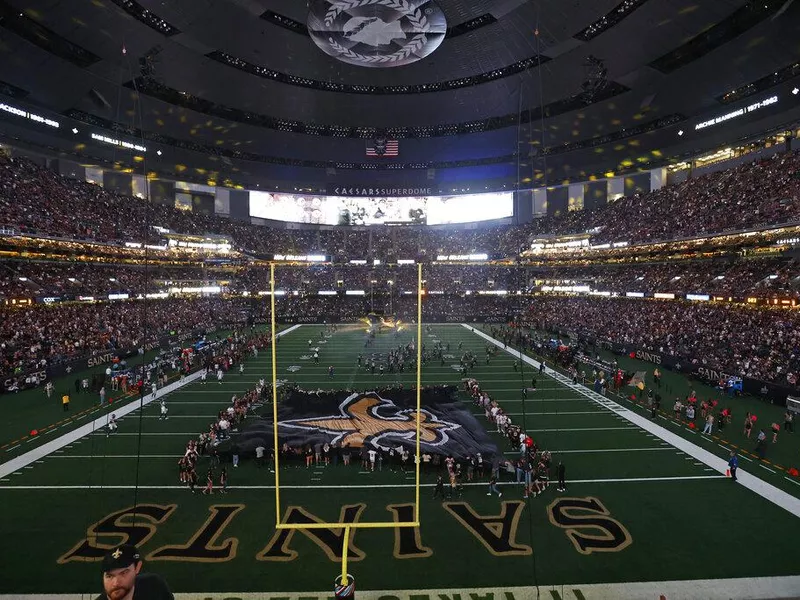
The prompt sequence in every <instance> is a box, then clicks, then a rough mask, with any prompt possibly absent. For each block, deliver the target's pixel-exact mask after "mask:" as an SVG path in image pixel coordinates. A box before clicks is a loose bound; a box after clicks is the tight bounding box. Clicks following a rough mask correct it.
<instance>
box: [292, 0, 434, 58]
mask: <svg viewBox="0 0 800 600" xmlns="http://www.w3.org/2000/svg"><path fill="white" fill-rule="evenodd" d="M307 25H308V31H309V34H310V35H311V39H312V40H314V43H315V44H316V45H317V46H319V47H320V49H322V51H323V52H325V53H326V54H328V55H330V56H333V57H334V58H336V59H338V60H341V61H342V62H346V63H350V64H353V65H359V66H362V67H378V68H381V67H398V66H401V65H407V64H411V63H413V62H416V61H418V60H420V59H421V58H424V57H426V56H428V55H429V54H431V53H432V52H433V51H434V50H436V48H438V47H439V45H440V44H441V43H442V41H443V40H444V36H445V34H446V33H447V20H446V19H445V16H444V13H443V12H442V11H441V9H440V8H439V7H438V6H437V5H436V4H435V2H434V1H433V0H310V2H309V11H308V23H307Z"/></svg>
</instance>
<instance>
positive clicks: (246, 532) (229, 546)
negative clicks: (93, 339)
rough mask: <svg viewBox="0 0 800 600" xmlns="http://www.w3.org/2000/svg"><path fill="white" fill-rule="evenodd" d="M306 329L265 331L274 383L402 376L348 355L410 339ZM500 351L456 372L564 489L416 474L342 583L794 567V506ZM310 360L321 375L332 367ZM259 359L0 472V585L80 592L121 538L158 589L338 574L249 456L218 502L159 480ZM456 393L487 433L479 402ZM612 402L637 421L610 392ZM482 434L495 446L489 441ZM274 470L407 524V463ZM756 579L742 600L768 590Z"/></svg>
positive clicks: (615, 576)
mask: <svg viewBox="0 0 800 600" xmlns="http://www.w3.org/2000/svg"><path fill="white" fill-rule="evenodd" d="M430 327H431V330H430V332H428V331H427V329H426V330H425V331H424V334H423V339H424V340H425V342H426V343H428V344H432V342H433V340H434V339H439V340H442V341H443V342H449V343H450V344H451V346H452V348H453V350H452V354H454V355H458V351H457V350H456V348H457V346H458V344H459V343H463V347H464V349H471V350H472V351H473V352H475V353H476V354H477V355H478V357H479V358H481V359H482V357H483V356H484V348H485V346H486V343H487V342H486V340H485V339H482V338H481V337H479V335H478V334H476V333H473V332H471V331H470V330H468V329H467V328H464V327H462V326H460V325H431V326H430ZM322 330H323V328H322V327H319V326H302V327H300V328H298V329H296V330H294V331H292V332H290V333H288V334H287V335H286V336H284V337H283V338H282V339H281V341H280V342H279V344H278V345H277V347H278V356H279V360H278V378H280V379H290V380H292V381H296V382H297V383H298V384H299V385H300V386H301V387H304V388H314V389H315V388H323V389H344V388H347V389H362V390H368V389H370V388H373V387H382V386H386V385H388V384H390V383H393V382H402V383H403V384H404V385H406V386H411V385H413V383H414V381H415V373H413V372H406V373H405V374H403V375H388V374H387V375H384V376H382V377H380V376H378V375H370V374H368V373H365V372H364V371H363V369H359V368H358V367H357V365H356V357H357V355H358V354H359V353H371V352H385V351H386V350H387V349H388V348H389V347H394V346H396V345H397V344H398V341H409V340H411V339H412V337H413V336H415V331H413V330H409V331H408V332H407V333H404V334H401V338H400V340H398V339H396V338H394V337H393V336H392V335H390V334H381V335H379V336H378V338H377V340H376V342H375V345H374V347H372V348H369V349H366V350H365V349H364V348H363V329H362V328H361V327H360V326H355V325H354V326H341V327H340V328H339V331H337V332H336V333H334V334H332V335H331V336H330V337H326V338H323V339H322V340H320V337H319V336H320V332H321V331H322ZM308 339H313V340H314V341H315V344H316V343H318V342H319V341H324V342H325V344H324V345H321V346H320V347H321V352H320V358H321V360H320V364H319V365H314V364H313V362H312V361H311V360H308V359H304V358H302V357H304V356H308V342H307V340H308ZM514 361H515V358H514V357H512V356H511V355H509V354H506V353H504V352H502V351H501V352H499V353H498V355H497V356H496V357H495V358H494V359H493V360H492V361H491V363H490V364H489V365H486V364H484V363H483V360H479V361H478V365H477V368H476V370H475V372H474V373H471V374H470V375H471V376H474V377H475V378H476V379H478V380H479V381H480V382H481V385H482V387H483V388H484V389H485V390H487V391H488V392H489V394H490V396H492V397H493V398H495V399H497V400H498V401H499V402H500V404H501V405H502V406H503V407H504V408H505V410H506V411H507V412H508V413H509V414H510V415H511V416H512V419H513V420H514V422H516V423H519V424H522V425H523V426H524V428H525V429H526V430H527V431H528V432H529V433H530V434H531V435H532V436H533V437H534V438H535V440H536V441H537V443H538V444H539V446H540V447H541V448H542V449H547V450H550V451H552V452H553V454H554V457H556V458H557V459H561V460H563V461H564V463H565V464H566V467H567V482H568V489H567V492H566V493H563V494H561V493H558V492H557V491H556V490H555V489H554V487H555V486H550V488H549V489H548V490H547V491H546V492H545V493H544V494H543V495H542V496H540V497H537V498H531V499H528V500H523V499H522V493H521V492H522V491H521V488H519V487H518V486H516V485H514V484H513V483H512V482H511V481H512V478H513V477H512V476H511V475H507V474H504V481H503V484H502V485H501V490H502V491H503V496H502V498H500V499H498V498H497V497H496V496H491V497H489V496H487V495H486V492H487V489H486V483H485V482H483V481H478V482H474V484H472V485H468V486H466V488H465V493H464V495H463V497H461V498H453V499H451V500H450V501H448V502H444V503H443V502H441V501H439V500H436V501H434V500H432V498H431V495H432V492H433V488H432V486H431V484H432V483H433V481H434V480H435V476H434V474H433V473H423V476H422V484H423V487H422V492H421V507H420V509H421V516H420V520H421V527H420V528H419V530H418V531H416V530H411V529H407V530H403V529H400V528H395V529H385V530H374V531H371V530H361V531H357V532H356V533H355V536H354V538H353V539H352V540H351V546H350V552H349V561H350V567H349V570H350V572H351V573H353V575H354V576H355V577H356V582H357V588H358V590H436V589H449V590H461V591H463V592H465V593H466V592H468V591H469V590H475V589H478V588H493V589H495V590H498V593H500V592H502V590H504V589H505V590H512V589H516V588H526V589H528V590H530V589H532V586H537V585H538V586H540V587H541V589H549V590H550V591H549V592H548V594H549V595H547V596H545V597H548V598H550V597H552V598H556V597H558V598H568V597H570V598H572V597H575V598H580V597H583V598H586V599H591V598H599V597H613V596H610V595H608V594H606V595H598V594H595V595H593V592H592V589H593V588H591V587H588V584H598V583H625V582H652V581H666V580H700V579H703V580H705V579H727V578H734V577H736V578H756V577H778V576H788V575H800V566H798V564H797V560H796V551H795V547H796V540H797V538H798V535H800V519H798V518H797V516H796V515H794V514H792V513H790V512H789V511H787V510H786V509H784V508H782V507H780V506H778V505H776V504H775V503H773V502H770V501H768V500H766V499H764V498H763V497H762V496H760V495H758V494H756V493H754V492H753V491H751V490H750V489H747V488H746V487H744V486H743V485H736V484H734V483H732V482H731V481H730V480H729V479H726V478H725V477H724V475H723V474H721V473H720V472H718V471H717V470H716V469H714V468H712V467H710V466H708V465H707V464H705V463H704V462H702V461H700V460H697V458H695V457H693V456H691V455H690V454H688V453H687V452H686V451H684V450H682V449H678V448H676V446H675V445H673V444H670V443H668V442H666V441H663V440H662V439H661V438H660V437H659V436H657V435H654V434H653V433H649V432H647V431H645V430H644V429H642V428H641V427H639V426H637V425H634V424H632V423H631V421H630V420H628V419H626V418H625V417H624V415H620V414H618V413H617V412H615V411H614V410H611V409H610V408H609V407H607V406H606V405H604V404H603V403H602V402H598V401H596V400H595V399H592V398H590V397H588V396H587V394H586V393H583V392H581V391H580V390H577V389H573V388H571V387H570V386H568V385H565V384H563V383H561V382H560V381H557V380H556V379H554V378H552V377H549V376H540V375H538V374H537V378H538V383H539V385H538V389H537V391H536V392H531V393H529V394H528V398H527V400H523V398H522V394H521V389H522V387H523V386H524V385H527V382H529V381H530V377H531V375H532V374H533V370H532V368H531V367H529V366H527V365H526V366H524V367H523V369H522V371H521V372H520V371H515V370H514V369H513V368H512V366H513V363H514ZM454 362H457V360H448V361H447V364H445V365H444V366H442V365H440V364H439V363H438V362H435V363H429V364H428V365H426V367H425V369H424V371H423V383H430V384H433V383H448V382H450V383H456V382H460V380H461V374H460V373H458V372H457V371H456V370H454V369H453V368H452V364H451V363H454ZM329 365H333V366H334V367H335V369H336V375H335V377H334V378H333V379H331V378H329V377H328V375H327V368H328V366H329ZM294 367H300V368H299V370H298V369H295V368H294ZM269 370H270V361H269V354H268V353H262V354H261V355H260V356H259V358H258V359H257V360H250V361H248V362H247V366H246V371H245V373H244V374H243V375H239V374H238V373H230V374H228V375H227V376H226V378H225V380H224V383H223V384H222V385H218V384H217V382H216V381H214V382H211V381H209V383H207V384H205V385H201V384H200V383H199V382H197V383H192V384H189V385H187V386H186V387H185V388H183V389H181V390H180V391H178V392H175V393H173V394H171V395H169V396H168V398H167V403H168V405H169V407H170V413H169V417H170V418H169V419H168V420H167V421H161V420H159V419H158V406H157V404H155V405H149V406H146V407H145V408H144V409H143V410H142V411H141V412H138V411H137V412H133V413H131V414H130V415H128V416H127V417H125V418H124V419H122V420H121V421H120V428H119V433H117V434H116V435H113V436H110V437H107V436H106V434H105V433H104V432H102V431H99V432H96V433H95V434H92V435H89V436H87V437H85V438H83V439H81V440H79V441H77V442H75V443H73V444H70V445H69V446H68V447H65V448H63V449H62V450H59V451H56V452H54V453H52V454H49V455H47V456H44V457H42V458H41V459H40V460H37V461H36V462H35V463H33V464H31V465H29V467H30V468H28V467H26V468H22V469H20V470H18V471H15V472H13V473H11V474H9V475H8V476H5V477H3V479H2V481H0V503H2V506H3V507H4V510H3V511H2V512H1V513H0V530H1V531H3V532H4V533H5V539H6V544H3V546H2V549H0V564H2V565H3V569H2V576H0V594H12V595H13V594H34V595H40V594H80V593H89V592H95V593H96V592H97V591H99V589H100V577H99V572H98V565H97V563H96V559H97V557H98V556H99V555H102V553H103V547H104V546H105V547H108V546H109V545H113V544H116V543H120V542H121V541H123V539H125V536H128V539H129V540H131V541H135V542H136V543H138V544H139V546H140V548H141V549H142V551H143V552H144V554H145V559H146V568H147V569H150V570H154V571H157V572H159V573H161V574H163V575H164V576H165V578H166V579H167V580H168V582H169V583H170V585H171V587H172V589H173V590H174V591H176V592H194V593H198V594H200V595H199V596H198V597H208V598H212V597H213V598H216V597H223V596H222V595H220V594H221V593H222V592H232V591H235V592H242V593H244V592H252V593H259V592H286V593H288V594H300V593H302V592H312V591H319V590H330V589H331V586H332V582H333V579H334V577H335V576H336V575H337V574H338V572H339V569H340V567H339V560H340V554H341V549H342V546H341V535H342V532H341V531H338V530H336V531H329V530H319V531H318V532H316V533H315V534H312V533H310V532H293V533H291V532H287V531H281V532H276V531H275V527H274V525H275V508H274V487H273V485H274V474H273V473H270V471H269V469H268V468H262V469H258V468H256V466H255V464H254V463H253V461H251V460H242V463H241V464H240V467H239V468H238V469H232V468H229V473H230V486H231V489H230V490H229V493H228V494H227V495H219V494H215V495H213V496H211V497H209V496H202V495H200V494H197V495H192V494H190V493H189V492H188V491H187V490H186V489H185V488H183V487H182V486H181V485H180V484H179V482H178V480H177V469H176V462H177V459H178V457H179V456H180V455H181V454H182V453H183V450H184V447H185V444H186V441H187V440H188V439H190V438H194V437H196V436H197V434H198V433H199V432H200V431H204V430H207V427H208V424H209V423H210V422H211V421H212V420H213V418H214V416H215V415H216V413H217V411H218V410H220V409H221V408H223V407H225V406H226V405H227V404H228V403H229V401H230V398H231V395H232V394H234V393H238V392H242V391H244V390H246V389H249V388H251V387H253V386H254V385H255V383H256V382H257V380H258V379H259V377H261V376H267V375H268V374H269ZM463 399H464V402H466V403H467V405H468V406H469V408H470V410H471V411H472V412H473V413H475V418H476V419H477V420H478V421H479V422H480V423H481V424H482V426H484V427H485V428H486V429H487V430H489V431H492V430H493V426H492V424H490V423H488V422H486V421H485V419H484V417H483V414H482V412H481V411H479V410H478V409H477V408H475V407H474V406H473V405H472V404H471V402H470V399H469V398H468V397H467V396H464V398H463ZM620 402H622V400H620ZM609 406H610V405H609ZM625 408H626V409H629V410H632V411H634V412H635V411H639V412H640V413H641V414H644V411H642V410H640V409H637V408H635V407H633V406H632V405H630V404H628V405H626V406H625ZM666 408H669V407H666ZM523 412H524V413H525V416H524V417H523ZM523 418H524V420H525V422H524V423H523ZM658 421H659V425H662V426H664V427H668V428H670V431H671V432H672V433H677V434H679V435H680V436H681V437H682V438H686V439H688V440H689V441H690V442H692V443H694V444H697V445H699V446H701V447H702V448H705V449H707V450H708V451H709V452H711V453H713V454H715V455H716V456H718V457H726V456H727V453H728V446H726V445H725V444H720V443H719V441H720V440H714V439H713V438H710V439H707V440H706V439H703V438H702V436H700V435H699V434H697V433H695V432H693V431H690V430H689V429H687V428H686V427H685V426H682V425H677V424H672V423H671V422H669V421H668V420H667V419H658ZM140 428H141V430H140ZM0 430H1V429H0ZM65 431H66V430H65ZM140 433H141V434H140ZM57 435H59V433H58V432H56V434H54V436H53V437H55V436H57ZM491 435H492V436H493V438H494V440H495V442H496V443H497V445H498V447H499V448H500V449H501V450H504V451H508V452H509V455H512V456H513V454H514V453H513V452H511V451H510V448H509V447H508V444H507V443H506V441H505V440H504V439H502V438H501V436H499V435H497V434H496V433H491ZM782 442H783V440H782ZM783 443H785V444H786V447H787V448H789V447H790V446H789V444H790V443H789V442H783ZM787 454H788V450H787ZM7 458H8V457H3V462H5V461H6V460H7ZM206 460H208V459H207V458H201V463H200V465H199V468H198V473H201V472H204V471H205V464H204V463H203V462H202V461H206ZM355 462H357V461H354V463H355ZM741 470H742V471H744V472H750V473H752V474H753V475H755V476H757V477H758V478H761V479H763V480H764V481H766V482H768V483H770V484H772V485H774V486H776V487H778V488H780V489H784V490H785V491H787V492H789V493H791V494H793V495H795V496H797V495H800V485H797V484H796V483H795V482H794V481H791V480H790V479H789V478H787V477H786V476H785V474H783V473H779V472H777V470H775V471H776V472H775V473H773V472H771V471H767V470H766V469H764V468H763V465H761V464H757V463H756V461H755V460H752V462H748V459H746V458H745V459H744V460H742V462H741ZM773 470H774V469H773ZM280 483H281V498H282V506H283V507H284V518H285V519H290V520H299V519H312V520H313V519H317V520H320V521H334V520H338V519H340V518H352V519H358V520H359V521H387V520H392V519H395V520H402V521H405V520H409V519H410V518H411V517H410V514H411V513H410V510H411V509H410V506H411V505H412V503H413V501H414V477H413V473H411V474H410V473H403V472H400V471H397V472H392V471H391V470H390V469H388V467H387V468H385V469H384V470H383V471H381V472H375V473H371V472H362V471H361V468H360V466H359V465H357V464H354V465H351V466H350V467H348V468H345V467H343V466H341V465H339V466H336V467H334V466H329V467H319V468H312V469H306V468H305V467H299V466H298V465H284V466H283V468H282V469H281V482H280ZM134 506H137V507H138V508H137V509H136V516H135V518H134V515H133V514H132V511H133V509H132V507H134ZM9 542H11V543H9ZM198 563H202V564H198ZM759 581H760V580H759ZM561 585H568V586H570V587H569V589H567V590H561V591H556V592H555V595H554V594H553V591H554V590H558V589H560V588H554V587H552V586H561ZM764 585H769V584H768V583H765V584H764ZM581 586H587V587H585V588H582V587H581ZM576 589H577V592H575V591H573V590H576ZM651 591H652V592H653V593H654V594H656V595H646V596H642V597H653V598H657V597H658V595H657V592H658V590H657V589H653V590H651ZM768 592H769V590H765V594H764V595H763V596H762V597H770V596H769V593H768ZM648 593H649V592H648ZM203 594H206V595H205V596H204V595H203ZM215 594H216V595H215ZM508 594H510V597H509V595H507V596H506V600H513V597H514V593H513V592H512V591H508ZM798 594H800V591H798ZM417 595H418V596H419V597H420V598H421V597H422V595H424V594H417ZM523 595H524V594H523ZM401 596H402V594H400V593H399V592H398V593H397V597H401ZM253 597H261V596H253ZM263 597H265V598H266V597H269V596H267V595H264V596H263ZM384 597H385V598H386V599H387V600H388V599H389V598H392V597H393V596H392V595H391V594H389V595H384ZM411 597H412V598H413V597H414V596H411ZM431 597H435V596H431ZM534 597H535V596H534ZM620 597H621V596H620ZM673 597H674V596H670V600H671V599H672V598H673ZM686 597H700V596H691V595H688V596H686ZM728 597H736V594H735V593H733V594H729V595H728ZM448 598H449V596H448Z"/></svg>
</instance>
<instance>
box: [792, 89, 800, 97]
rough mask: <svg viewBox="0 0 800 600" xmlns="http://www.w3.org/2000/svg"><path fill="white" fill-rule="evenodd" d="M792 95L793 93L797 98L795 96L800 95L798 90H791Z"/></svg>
mask: <svg viewBox="0 0 800 600" xmlns="http://www.w3.org/2000/svg"><path fill="white" fill-rule="evenodd" d="M792 93H793V94H794V95H795V96H797V94H800V88H794V89H793V90H792Z"/></svg>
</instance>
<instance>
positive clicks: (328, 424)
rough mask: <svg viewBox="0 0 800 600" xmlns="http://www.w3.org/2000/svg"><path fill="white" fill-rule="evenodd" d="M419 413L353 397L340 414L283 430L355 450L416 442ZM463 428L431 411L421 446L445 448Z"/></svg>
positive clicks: (423, 415) (423, 419) (425, 415)
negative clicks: (395, 441)
mask: <svg viewBox="0 0 800 600" xmlns="http://www.w3.org/2000/svg"><path fill="white" fill-rule="evenodd" d="M416 416H417V415H416V409H413V408H412V409H401V408H400V407H399V406H397V405H396V404H395V403H394V402H392V401H391V400H386V399H384V398H381V397H380V396H378V395H377V394H375V393H371V394H352V395H351V396H348V397H347V399H345V401H344V402H342V403H341V404H340V405H339V414H334V415H327V416H323V417H311V418H307V419H294V420H291V421H281V422H280V423H279V427H288V428H293V429H305V430H311V431H320V432H323V433H327V434H329V435H331V436H332V439H331V441H332V442H337V443H341V445H343V446H344V445H345V444H347V445H348V446H352V447H360V446H363V445H365V444H366V445H371V446H374V447H378V446H380V445H381V444H382V443H383V444H386V443H388V441H389V440H390V439H392V438H394V439H407V440H413V439H414V438H415V436H416V433H417V420H416ZM460 427H461V425H459V424H458V423H452V422H450V421H444V420H442V419H440V418H439V417H437V416H436V415H434V414H432V413H430V412H429V411H426V410H424V409H423V410H422V411H421V412H420V430H419V439H420V443H423V444H427V445H429V446H442V445H444V444H445V443H447V441H448V440H449V439H450V438H449V437H448V435H447V433H448V432H449V431H455V430H456V429H459V428H460Z"/></svg>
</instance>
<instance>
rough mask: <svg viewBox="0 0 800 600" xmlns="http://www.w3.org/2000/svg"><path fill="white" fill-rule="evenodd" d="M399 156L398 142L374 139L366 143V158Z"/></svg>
mask: <svg viewBox="0 0 800 600" xmlns="http://www.w3.org/2000/svg"><path fill="white" fill-rule="evenodd" d="M399 154H400V142H398V141H397V140H387V139H386V138H376V139H374V140H371V141H369V142H367V156H378V157H380V156H398V155H399Z"/></svg>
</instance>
